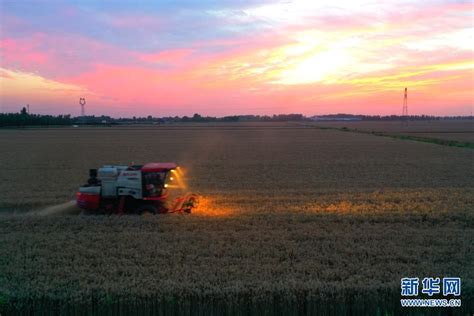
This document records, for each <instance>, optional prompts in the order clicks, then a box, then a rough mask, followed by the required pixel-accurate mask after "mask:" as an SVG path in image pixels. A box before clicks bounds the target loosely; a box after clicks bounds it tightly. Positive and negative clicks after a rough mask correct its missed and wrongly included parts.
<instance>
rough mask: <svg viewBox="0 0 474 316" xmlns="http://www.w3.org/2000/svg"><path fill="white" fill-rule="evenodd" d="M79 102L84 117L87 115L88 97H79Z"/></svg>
mask: <svg viewBox="0 0 474 316" xmlns="http://www.w3.org/2000/svg"><path fill="white" fill-rule="evenodd" d="M79 104H80V105H81V116H82V117H84V116H86V109H85V105H86V98H79Z"/></svg>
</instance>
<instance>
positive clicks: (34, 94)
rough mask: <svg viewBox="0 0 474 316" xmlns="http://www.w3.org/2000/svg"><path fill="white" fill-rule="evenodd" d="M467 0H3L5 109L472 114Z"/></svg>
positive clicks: (0, 72) (0, 30)
mask: <svg viewBox="0 0 474 316" xmlns="http://www.w3.org/2000/svg"><path fill="white" fill-rule="evenodd" d="M178 3H179V4H178ZM473 8H474V6H473V4H472V2H471V1H465V2H464V1H431V0H428V1H401V0H388V1H378V2H377V1H357V0H354V1H351V0H343V1H338V0H331V1H329V0H322V1H320V0H313V1H303V0H301V1H281V2H278V1H257V0H255V1H217V0H215V1H207V0H203V1H169V0H168V1H131V0H130V1H118V0H117V1H93V0H88V1H59V0H50V1H39V0H38V1H33V0H29V1H14V0H0V103H1V105H0V112H18V111H19V110H20V109H21V107H23V106H25V105H26V104H30V107H31V112H33V113H40V114H46V113H50V114H59V113H62V114H72V115H73V116H76V115H79V114H80V106H79V98H80V97H85V98H86V100H87V104H86V112H87V114H91V115H92V114H95V115H100V114H105V115H110V116H113V117H119V116H134V115H135V116H144V115H149V114H150V115H153V116H168V115H173V116H174V115H192V114H193V113H200V114H202V115H217V116H222V115H232V114H276V113H303V114H306V115H315V114H328V113H353V114H401V112H402V101H403V89H404V87H408V94H409V96H408V108H409V113H410V114H431V115H470V114H471V111H472V109H473V105H474V55H473V53H474V44H473V43H474V39H473V32H474V29H473V23H474V17H473Z"/></svg>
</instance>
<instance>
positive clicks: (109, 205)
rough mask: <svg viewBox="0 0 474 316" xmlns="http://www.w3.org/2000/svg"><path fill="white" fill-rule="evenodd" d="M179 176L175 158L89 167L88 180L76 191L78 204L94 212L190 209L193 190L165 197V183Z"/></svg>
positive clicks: (166, 185) (192, 200)
mask: <svg viewBox="0 0 474 316" xmlns="http://www.w3.org/2000/svg"><path fill="white" fill-rule="evenodd" d="M179 177H180V172H179V167H178V166H177V165H176V164H175V163H174V162H161V163H155V162H153V163H147V164H145V165H132V166H109V165H106V166H103V167H101V168H99V169H90V170H89V179H88V181H87V184H86V185H83V186H81V187H80V188H79V191H78V192H77V194H76V196H77V199H76V201H77V205H78V206H79V207H80V208H81V209H83V210H85V211H87V212H88V213H94V214H113V213H118V214H159V213H173V212H187V213H190V212H191V209H192V208H193V207H194V206H195V205H196V203H197V198H198V196H197V195H196V194H194V193H187V194H186V195H184V196H182V197H179V198H177V199H175V200H174V201H173V202H171V203H170V201H168V198H169V192H168V187H169V186H176V185H173V184H172V183H173V181H176V180H177V178H179ZM169 183H170V184H169ZM170 204H171V205H170Z"/></svg>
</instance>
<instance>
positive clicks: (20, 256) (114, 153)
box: [0, 123, 474, 315]
mask: <svg viewBox="0 0 474 316" xmlns="http://www.w3.org/2000/svg"><path fill="white" fill-rule="evenodd" d="M0 144H1V146H2V148H3V149H4V151H3V152H2V154H1V155H0V163H1V165H2V172H1V178H2V180H3V181H2V189H1V191H0V313H1V310H2V309H3V310H4V311H5V313H25V314H29V313H31V312H33V313H37V314H42V313H44V314H51V313H58V314H88V315H89V314H110V315H115V314H120V313H127V312H128V313H137V314H138V313H144V314H151V313H153V314H163V315H165V314H166V315H169V314H179V315H181V314H184V315H191V314H193V315H194V314H200V315H289V314H304V315H317V314H319V315H339V314H355V315H372V314H378V315H395V314H401V313H402V314H404V313H408V311H406V310H403V309H402V308H401V307H400V306H399V304H400V302H399V299H400V290H399V287H400V278H401V277H404V276H419V277H423V276H428V275H429V276H439V277H443V276H450V275H451V276H452V275H454V276H459V277H461V278H462V280H463V285H462V302H463V307H462V308H458V309H455V310H453V313H454V314H459V315H469V314H471V313H472V311H473V306H474V300H473V297H474V267H473V265H472V262H474V255H473V254H474V215H473V208H474V207H473V206H474V201H473V198H472V197H473V196H474V189H473V182H474V181H473V180H472V179H474V168H473V161H474V160H473V158H474V157H473V151H472V150H471V149H468V148H452V147H447V146H441V145H436V144H428V143H421V142H411V141H404V140H397V139H390V138H386V137H378V136H374V135H369V134H360V133H347V132H340V131H336V130H322V129H314V128H310V127H305V126H299V125H295V124H291V123H279V124H275V123H273V124H213V125H211V124H194V125H171V126H157V127H135V128H78V129H74V128H65V129H24V130H2V131H0ZM150 161H175V162H177V163H179V164H180V165H182V166H183V167H184V169H185V171H186V172H185V174H186V179H187V182H188V186H189V189H190V190H192V191H195V192H199V193H200V195H201V196H202V198H201V201H200V204H199V206H198V208H197V209H195V210H194V211H193V213H192V214H190V215H180V214H169V215H159V216H155V217H152V218H142V217H140V216H84V215H80V214H79V212H78V210H77V209H76V208H75V207H74V203H73V202H70V201H71V200H72V199H73V198H74V193H75V190H76V189H77V187H78V186H79V185H81V184H82V183H83V182H84V181H85V180H86V178H87V170H88V169H89V168H94V167H98V166H100V165H102V164H124V163H129V162H135V163H145V162H150ZM413 312H414V313H415V312H418V313H420V312H428V311H423V310H421V311H420V310H413ZM431 312H434V313H442V312H443V311H442V310H431Z"/></svg>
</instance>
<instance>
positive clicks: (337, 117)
mask: <svg viewBox="0 0 474 316" xmlns="http://www.w3.org/2000/svg"><path fill="white" fill-rule="evenodd" d="M472 118H473V117H472V116H434V115H408V116H402V115H361V114H359V115H358V114H344V113H339V114H327V115H316V116H312V117H311V119H312V120H316V121H317V120H320V121H338V120H340V121H344V120H346V121H351V120H352V121H400V120H408V121H433V120H446V119H449V120H465V119H472Z"/></svg>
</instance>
